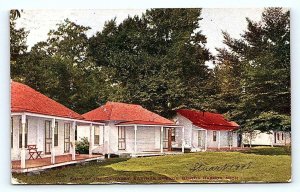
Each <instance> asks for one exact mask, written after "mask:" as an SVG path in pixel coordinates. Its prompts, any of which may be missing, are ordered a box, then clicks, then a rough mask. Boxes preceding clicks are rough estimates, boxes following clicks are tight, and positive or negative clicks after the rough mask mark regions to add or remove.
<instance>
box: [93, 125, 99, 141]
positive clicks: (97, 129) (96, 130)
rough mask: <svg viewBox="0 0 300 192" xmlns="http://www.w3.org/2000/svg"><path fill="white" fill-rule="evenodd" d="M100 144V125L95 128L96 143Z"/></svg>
mask: <svg viewBox="0 0 300 192" xmlns="http://www.w3.org/2000/svg"><path fill="white" fill-rule="evenodd" d="M99 144H100V127H99V126H95V128H94V145H99Z"/></svg>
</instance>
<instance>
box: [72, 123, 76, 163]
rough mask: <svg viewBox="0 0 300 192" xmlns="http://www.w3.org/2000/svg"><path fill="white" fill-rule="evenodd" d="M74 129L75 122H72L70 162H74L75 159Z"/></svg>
mask: <svg viewBox="0 0 300 192" xmlns="http://www.w3.org/2000/svg"><path fill="white" fill-rule="evenodd" d="M75 129H76V122H75V121H73V124H72V134H73V137H72V152H71V153H72V160H73V161H74V160H75V159H76V156H75V154H76V146H75Z"/></svg>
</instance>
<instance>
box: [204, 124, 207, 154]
mask: <svg viewBox="0 0 300 192" xmlns="http://www.w3.org/2000/svg"><path fill="white" fill-rule="evenodd" d="M207 136H208V134H207V129H206V130H205V146H204V150H205V151H206V150H207Z"/></svg>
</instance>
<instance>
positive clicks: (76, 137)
mask: <svg viewBox="0 0 300 192" xmlns="http://www.w3.org/2000/svg"><path fill="white" fill-rule="evenodd" d="M75 141H77V125H76V126H75Z"/></svg>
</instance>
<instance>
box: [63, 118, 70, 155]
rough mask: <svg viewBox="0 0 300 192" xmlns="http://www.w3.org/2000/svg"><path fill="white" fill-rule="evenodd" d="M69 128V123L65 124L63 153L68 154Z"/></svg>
mask: <svg viewBox="0 0 300 192" xmlns="http://www.w3.org/2000/svg"><path fill="white" fill-rule="evenodd" d="M70 128H71V124H70V123H65V126H64V137H65V139H64V152H65V153H68V152H70Z"/></svg>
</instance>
